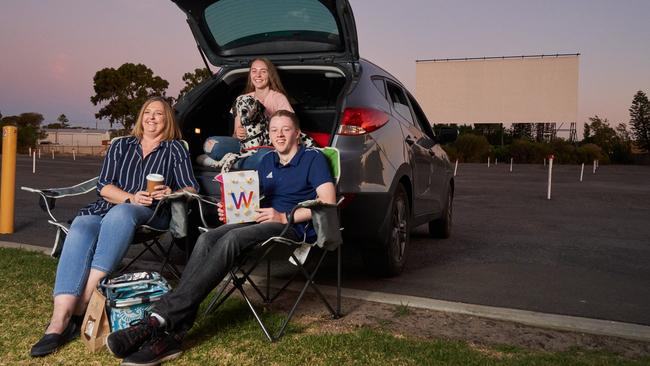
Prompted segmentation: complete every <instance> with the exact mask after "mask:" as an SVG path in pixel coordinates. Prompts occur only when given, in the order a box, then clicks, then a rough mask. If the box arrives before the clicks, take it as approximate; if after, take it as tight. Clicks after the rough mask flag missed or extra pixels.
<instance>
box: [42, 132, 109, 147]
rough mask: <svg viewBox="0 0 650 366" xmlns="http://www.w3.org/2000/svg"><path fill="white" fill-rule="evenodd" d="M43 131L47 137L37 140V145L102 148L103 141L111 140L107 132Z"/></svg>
mask: <svg viewBox="0 0 650 366" xmlns="http://www.w3.org/2000/svg"><path fill="white" fill-rule="evenodd" d="M43 131H44V132H45V133H46V134H47V136H46V137H45V138H44V139H42V140H39V141H38V143H39V144H53V145H61V146H102V145H103V144H105V142H104V141H108V140H110V139H111V134H110V131H109V130H95V129H72V128H65V129H50V128H46V129H44V130H43ZM103 142H104V143H103Z"/></svg>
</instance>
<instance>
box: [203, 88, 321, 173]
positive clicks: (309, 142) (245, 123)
mask: <svg viewBox="0 0 650 366" xmlns="http://www.w3.org/2000/svg"><path fill="white" fill-rule="evenodd" d="M233 111H234V112H235V117H236V116H240V117H239V120H240V121H241V124H242V127H244V129H245V131H246V137H245V138H244V139H243V140H241V150H240V151H239V153H228V154H226V155H224V156H223V158H221V160H219V161H218V162H216V164H215V165H214V167H215V168H221V172H222V173H225V172H228V171H230V170H231V169H232V166H233V165H234V164H235V163H236V162H237V161H238V160H240V159H243V158H246V157H248V156H251V155H253V154H254V153H255V152H256V151H257V150H256V148H257V147H260V146H271V139H270V137H269V129H268V127H269V121H268V119H267V117H266V116H265V115H264V111H265V108H264V105H263V104H262V103H260V102H259V101H258V100H257V99H255V98H254V97H253V96H250V95H240V96H239V97H237V99H236V100H235V104H234V108H233ZM301 140H302V144H303V145H305V146H307V147H313V146H316V144H315V142H314V140H313V139H312V138H311V137H309V136H307V135H305V134H304V133H302V134H301Z"/></svg>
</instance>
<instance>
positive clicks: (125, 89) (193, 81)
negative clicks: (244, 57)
mask: <svg viewBox="0 0 650 366" xmlns="http://www.w3.org/2000/svg"><path fill="white" fill-rule="evenodd" d="M211 76H212V73H211V72H210V70H208V69H206V68H202V69H199V68H197V69H195V70H194V71H193V72H187V73H185V74H183V76H182V80H183V81H184V82H185V86H184V87H183V89H181V91H180V93H179V95H178V96H177V97H176V98H174V97H169V96H167V88H168V87H169V82H168V81H167V80H165V79H163V78H161V77H160V76H157V75H154V73H153V71H152V70H151V69H149V68H148V67H147V66H145V65H143V64H133V63H125V64H123V65H122V66H120V67H118V68H104V69H101V70H99V71H97V72H96V73H95V76H94V77H93V89H94V91H95V94H94V95H93V96H91V97H90V101H91V103H93V105H95V106H99V111H98V112H97V113H95V118H97V119H106V120H108V122H109V126H110V128H111V129H114V133H113V134H114V135H115V136H118V135H125V134H128V133H130V131H131V130H132V128H133V125H134V124H135V120H136V118H137V114H138V111H139V110H140V107H141V106H142V104H144V102H145V100H147V98H149V97H150V96H153V95H157V96H162V97H165V98H167V99H168V100H169V102H170V103H172V104H173V103H174V101H175V100H178V99H180V98H181V97H183V96H184V95H185V94H186V93H187V92H189V91H190V90H192V88H194V87H195V86H197V85H198V84H200V83H202V82H203V81H205V80H207V79H209V78H210V77H211ZM43 120H44V118H43V115H42V114H40V113H34V112H28V113H22V114H20V115H16V116H5V117H3V116H2V113H0V127H1V126H5V125H13V126H16V127H18V136H17V137H18V141H17V145H18V150H19V151H21V152H24V151H26V150H27V149H28V148H29V147H33V146H36V144H37V142H38V140H39V139H43V138H45V136H46V134H45V132H44V131H43V128H70V123H69V122H70V121H69V119H68V117H66V115H65V114H61V115H60V116H59V117H58V118H57V121H56V122H54V123H49V124H47V125H42V124H43ZM1 146H2V142H1V141H0V148H1Z"/></svg>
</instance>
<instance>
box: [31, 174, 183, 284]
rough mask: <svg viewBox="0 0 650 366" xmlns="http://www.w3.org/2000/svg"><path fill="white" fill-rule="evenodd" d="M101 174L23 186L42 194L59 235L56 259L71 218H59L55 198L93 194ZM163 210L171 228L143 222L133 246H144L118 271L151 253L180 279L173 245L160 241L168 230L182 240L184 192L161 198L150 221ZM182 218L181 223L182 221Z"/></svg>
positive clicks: (57, 235)
mask: <svg viewBox="0 0 650 366" xmlns="http://www.w3.org/2000/svg"><path fill="white" fill-rule="evenodd" d="M97 181H98V177H95V178H92V179H89V180H87V181H85V182H82V183H79V184H77V185H75V186H72V187H64V188H46V189H37V188H30V187H21V189H22V190H24V191H27V192H32V193H37V194H39V195H40V197H39V205H40V207H41V209H43V211H45V212H47V214H48V215H49V216H50V219H49V220H47V222H48V223H49V224H51V225H53V226H54V227H55V228H56V236H55V237H54V246H53V247H52V252H51V253H50V255H51V256H52V257H54V258H58V257H59V256H60V255H61V250H62V249H63V243H64V242H65V238H66V236H67V235H68V231H69V230H70V224H71V223H72V219H71V220H67V221H62V220H60V219H57V218H56V217H55V216H54V212H53V211H54V209H55V207H56V201H57V200H58V199H61V198H66V197H72V196H78V195H83V194H87V193H91V192H94V191H96V189H97ZM162 210H171V213H172V220H171V222H170V228H169V229H166V230H160V229H157V228H154V227H152V226H149V225H148V223H145V224H143V225H140V226H139V227H138V228H137V230H136V232H135V236H134V237H133V241H132V242H131V245H132V246H133V245H142V249H141V250H140V251H139V252H138V254H137V255H135V256H134V257H133V258H131V259H130V260H129V262H128V263H127V264H125V265H123V266H122V267H121V268H120V269H119V270H117V271H116V273H117V274H120V273H124V272H126V271H127V270H128V269H129V268H130V267H131V265H133V264H134V263H136V262H137V261H138V259H140V258H141V257H142V256H143V255H144V254H145V253H150V254H151V255H152V256H153V257H154V258H155V259H156V261H158V262H160V263H161V266H160V272H161V273H162V271H163V270H167V271H169V273H171V274H172V275H173V276H174V277H176V278H177V279H180V275H181V272H180V271H179V269H178V267H177V266H176V265H175V264H174V263H172V262H171V261H170V255H171V251H172V248H173V246H174V245H173V243H172V245H169V246H168V247H167V248H165V247H164V246H163V245H162V243H161V240H162V239H163V236H164V235H165V234H167V233H168V232H170V233H172V237H173V239H174V240H175V241H179V240H180V239H181V238H182V237H183V229H184V228H183V226H184V225H186V224H185V223H184V222H183V220H184V218H186V217H187V201H186V197H185V196H184V195H179V194H172V195H169V196H167V197H165V198H164V199H163V200H161V201H160V202H159V203H158V205H157V206H156V209H155V210H154V214H153V215H152V218H151V219H150V220H149V222H151V221H152V220H153V219H154V218H155V217H156V216H157V215H159V214H160V213H161V212H162ZM179 221H180V223H179Z"/></svg>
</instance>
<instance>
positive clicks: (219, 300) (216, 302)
mask: <svg viewBox="0 0 650 366" xmlns="http://www.w3.org/2000/svg"><path fill="white" fill-rule="evenodd" d="M232 278H233V274H232V272H230V273H228V275H227V277H226V279H225V280H224V281H223V282H222V284H221V285H220V286H221V288H220V289H219V291H217V293H216V294H215V295H214V297H213V298H212V301H210V304H209V305H208V307H207V308H206V309H205V311H204V312H203V316H206V315H208V313H210V312H211V311H212V310H214V309H216V308H218V307H219V306H221V304H223V302H224V301H226V299H227V298H228V297H229V296H230V295H231V294H232V293H233V291H234V290H235V287H232V288H231V289H230V291H228V293H226V294H225V295H223V293H224V291H226V288H228V285H229V284H230V282H231V281H232ZM222 295H223V296H222Z"/></svg>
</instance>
